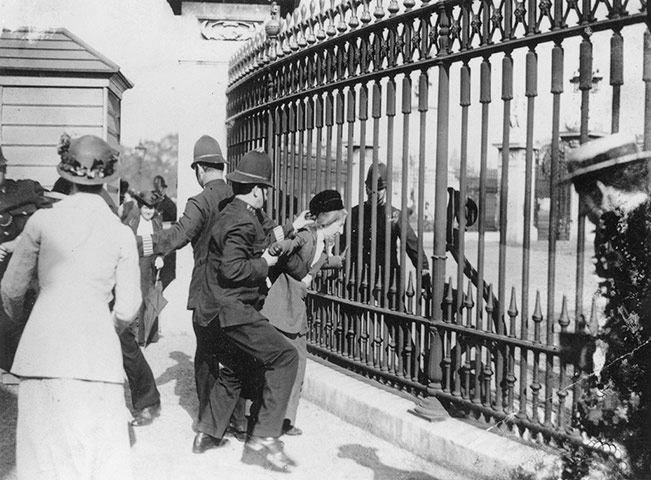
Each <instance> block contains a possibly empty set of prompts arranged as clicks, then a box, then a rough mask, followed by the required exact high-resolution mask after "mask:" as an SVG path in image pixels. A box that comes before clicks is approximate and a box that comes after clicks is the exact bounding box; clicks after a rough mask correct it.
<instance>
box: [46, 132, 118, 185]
mask: <svg viewBox="0 0 651 480" xmlns="http://www.w3.org/2000/svg"><path fill="white" fill-rule="evenodd" d="M57 152H58V153H59V156H60V157H61V162H60V163H59V165H57V172H59V175H61V176H62V177H63V178H65V179H66V180H69V181H71V182H72V183H78V184H81V185H101V184H104V183H108V182H110V181H112V180H115V179H116V178H117V177H118V175H119V172H118V166H119V164H118V152H117V151H116V150H115V149H113V148H112V147H111V146H110V145H109V144H108V143H106V142H105V141H104V140H102V139H101V138H99V137H96V136H95V135H84V136H82V137H79V138H70V136H69V135H67V134H63V135H62V136H61V140H60V142H59V147H58V149H57Z"/></svg>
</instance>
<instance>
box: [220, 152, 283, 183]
mask: <svg viewBox="0 0 651 480" xmlns="http://www.w3.org/2000/svg"><path fill="white" fill-rule="evenodd" d="M272 170H273V169H272V165H271V158H269V155H267V154H266V153H264V152H260V151H258V150H251V151H250V152H248V153H246V154H244V156H243V157H242V159H241V160H240V163H238V164H237V168H236V169H235V171H234V172H231V173H228V174H227V175H226V178H227V179H228V180H230V181H231V182H235V183H255V184H260V185H266V186H268V187H272V188H273V186H274V185H273V183H271V172H272Z"/></svg>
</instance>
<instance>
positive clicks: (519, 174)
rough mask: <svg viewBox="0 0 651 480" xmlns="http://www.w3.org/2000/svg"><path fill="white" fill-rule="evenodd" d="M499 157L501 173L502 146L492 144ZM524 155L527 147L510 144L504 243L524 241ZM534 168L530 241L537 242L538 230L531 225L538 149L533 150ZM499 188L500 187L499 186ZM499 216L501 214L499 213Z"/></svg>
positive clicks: (521, 144) (520, 144) (519, 144)
mask: <svg viewBox="0 0 651 480" xmlns="http://www.w3.org/2000/svg"><path fill="white" fill-rule="evenodd" d="M494 146H495V147H497V150H498V155H499V157H498V158H499V168H498V171H499V172H501V171H502V144H501V143H499V144H494ZM526 153H527V147H526V144H523V143H515V142H514V143H511V144H510V146H509V165H508V173H509V183H508V195H507V211H506V215H507V218H508V222H507V229H506V241H507V242H510V243H522V241H523V239H524V213H525V210H524V198H525V197H524V194H525V186H526ZM533 154H534V167H533V175H532V178H531V196H532V199H531V212H530V213H531V241H534V242H535V241H537V240H538V229H537V228H536V227H535V226H534V224H533V213H534V211H533V208H534V199H533V197H534V192H535V184H536V182H535V174H536V169H535V157H536V156H537V155H538V147H534V148H533ZM500 188H501V186H500ZM500 214H501V212H500Z"/></svg>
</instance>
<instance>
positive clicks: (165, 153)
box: [120, 134, 179, 198]
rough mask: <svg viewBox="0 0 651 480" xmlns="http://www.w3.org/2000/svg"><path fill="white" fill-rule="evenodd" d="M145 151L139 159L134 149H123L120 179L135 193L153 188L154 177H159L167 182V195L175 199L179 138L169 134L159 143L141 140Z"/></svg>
mask: <svg viewBox="0 0 651 480" xmlns="http://www.w3.org/2000/svg"><path fill="white" fill-rule="evenodd" d="M142 143H143V145H144V146H145V147H146V149H147V151H146V153H145V155H144V158H142V159H140V158H139V156H138V152H137V151H136V149H135V148H124V149H123V152H122V154H121V155H120V157H121V162H122V166H121V168H122V173H121V178H123V179H124V180H126V181H128V182H129V186H130V188H132V189H133V190H135V191H138V192H140V191H147V190H151V189H152V188H153V180H154V177H155V176H156V175H161V176H162V177H163V178H164V179H165V181H166V182H167V195H168V196H169V197H172V198H175V197H176V189H177V180H178V174H177V166H178V155H179V136H178V134H170V135H167V136H165V137H163V138H162V139H161V140H160V141H158V142H156V141H154V140H143V141H142Z"/></svg>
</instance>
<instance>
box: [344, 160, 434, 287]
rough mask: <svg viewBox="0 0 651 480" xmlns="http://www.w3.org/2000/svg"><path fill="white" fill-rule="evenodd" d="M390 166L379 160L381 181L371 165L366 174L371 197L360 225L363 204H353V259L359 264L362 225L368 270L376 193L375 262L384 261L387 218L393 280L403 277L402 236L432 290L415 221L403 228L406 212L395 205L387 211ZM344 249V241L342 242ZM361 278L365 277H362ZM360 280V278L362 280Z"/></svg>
mask: <svg viewBox="0 0 651 480" xmlns="http://www.w3.org/2000/svg"><path fill="white" fill-rule="evenodd" d="M386 179H387V166H386V165H385V164H384V163H379V164H378V166H377V184H375V185H374V184H373V166H372V165H371V167H370V168H369V169H368V174H367V175H366V182H365V183H366V195H367V197H368V198H367V200H366V201H365V202H364V224H363V225H361V226H360V225H359V205H356V206H355V207H353V209H352V212H351V215H350V220H351V248H350V254H351V261H352V263H353V264H355V265H358V261H359V259H358V258H357V255H358V251H357V250H358V245H359V237H358V235H359V230H360V228H362V229H363V230H362V264H363V269H362V272H365V271H366V270H365V269H366V268H368V266H369V265H370V264H371V235H370V232H371V222H372V220H373V215H372V207H373V204H372V201H373V193H374V192H375V193H376V195H377V204H376V208H377V215H376V218H377V232H376V235H375V246H376V255H375V265H376V266H378V265H384V257H385V245H386V241H385V239H386V228H385V227H386V222H387V219H388V221H389V222H390V244H389V248H390V252H389V258H390V268H391V281H392V282H393V279H394V278H395V277H397V278H396V281H397V280H399V278H400V276H399V275H397V272H399V269H400V264H399V262H398V252H399V250H398V239H400V242H405V246H406V250H407V256H408V257H409V259H410V260H411V263H412V264H413V265H414V268H416V269H417V270H418V269H419V268H420V274H421V276H422V286H423V288H424V289H426V290H429V288H430V286H431V277H430V273H429V263H428V261H427V257H426V256H425V253H424V252H423V248H422V247H420V246H419V245H418V237H417V236H416V233H415V232H414V229H413V228H411V225H409V223H407V229H406V230H405V231H403V230H402V212H401V211H400V210H399V209H398V208H396V207H394V206H392V207H391V213H390V215H388V214H387V212H386V208H387V203H386V193H387V191H386V188H387V180H386ZM345 239H346V236H345V235H343V236H342V242H343V241H345ZM342 249H343V245H342ZM419 250H420V253H421V264H420V265H418V252H419ZM376 274H378V275H379V274H380V272H379V269H378V270H377V271H376ZM360 280H361V279H360ZM358 284H359V282H358ZM400 290H401V289H400V286H399V285H398V291H399V292H400Z"/></svg>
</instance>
